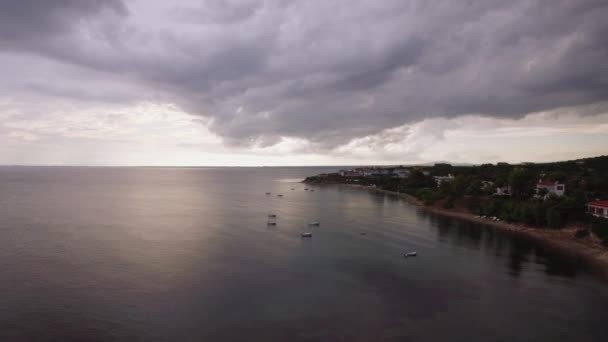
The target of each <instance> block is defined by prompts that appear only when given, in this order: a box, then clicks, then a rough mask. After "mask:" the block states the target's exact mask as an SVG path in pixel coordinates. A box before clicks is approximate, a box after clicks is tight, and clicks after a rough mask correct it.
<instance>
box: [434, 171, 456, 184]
mask: <svg viewBox="0 0 608 342" xmlns="http://www.w3.org/2000/svg"><path fill="white" fill-rule="evenodd" d="M433 178H434V179H435V182H437V187H440V186H441V184H442V183H446V182H447V183H449V182H451V181H453V180H454V176H452V175H451V174H448V175H447V176H435V177H433Z"/></svg>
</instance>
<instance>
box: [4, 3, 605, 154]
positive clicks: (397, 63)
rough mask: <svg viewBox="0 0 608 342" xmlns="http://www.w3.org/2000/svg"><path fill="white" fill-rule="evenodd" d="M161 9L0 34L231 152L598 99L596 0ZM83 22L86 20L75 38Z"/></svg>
mask: <svg viewBox="0 0 608 342" xmlns="http://www.w3.org/2000/svg"><path fill="white" fill-rule="evenodd" d="M146 3H148V2H146ZM165 4H166V3H165V2H149V3H148V5H142V4H140V5H139V6H140V7H137V6H135V5H132V3H129V2H127V3H126V5H125V4H124V3H121V2H119V1H118V0H115V1H111V0H106V1H67V0H66V1H52V2H49V1H25V2H14V3H13V4H10V5H5V4H3V5H0V13H2V14H0V40H2V41H3V42H8V43H10V44H9V45H5V47H4V48H3V49H5V50H6V49H13V50H19V51H29V52H31V53H36V54H41V55H43V56H46V57H48V58H51V59H54V60H57V61H60V62H62V63H67V64H74V65H78V66H79V67H80V68H83V69H85V70H86V69H89V70H91V79H90V82H95V81H96V79H100V82H101V81H102V80H103V79H107V78H112V77H113V76H112V75H115V77H116V78H120V79H124V80H126V81H128V84H131V85H132V88H133V91H131V92H128V91H127V92H126V94H128V96H132V97H133V99H134V101H135V100H137V99H139V98H147V99H148V98H149V93H147V92H148V91H152V92H154V93H155V94H158V96H159V98H162V99H163V100H168V101H172V102H175V103H177V104H179V105H180V106H181V107H182V108H184V109H185V110H187V111H189V112H191V113H194V114H198V115H203V116H207V117H210V118H212V119H213V120H212V129H213V130H214V131H215V132H216V133H218V134H220V135H222V136H223V137H224V138H225V139H226V141H227V142H228V143H230V144H250V143H252V142H255V143H257V144H261V145H271V144H273V143H276V142H277V141H279V138H280V137H281V136H292V137H299V138H305V139H309V140H311V141H313V142H315V143H318V144H319V145H321V146H325V147H333V146H336V145H339V144H343V143H345V142H347V141H349V140H351V139H353V138H356V137H361V136H365V135H369V134H373V133H377V132H379V131H381V130H383V129H387V128H391V127H396V126H399V125H402V124H405V123H412V122H417V121H420V120H422V119H424V118H429V117H456V116H459V115H463V114H469V113H474V114H480V115H487V116H497V117H508V118H518V117H521V116H523V115H525V114H527V113H529V112H534V111H540V110H549V109H555V108H560V107H569V106H576V105H586V104H592V103H602V102H605V101H608V65H607V64H606V63H605V61H606V60H608V22H607V21H606V20H605V18H606V17H608V3H606V1H601V0H581V1H575V2H572V1H566V0H558V1H542V0H538V1H536V0H517V1H467V2H455V1H432V0H431V1H428V0H425V1H423V0H420V1H400V0H386V1H332V2H328V1H314V0H313V1H293V2H290V1H278V0H277V1H273V0H267V1H260V2H257V1H255V2H254V1H226V2H223V1H215V0H214V1H206V2H203V3H202V4H201V3H196V4H195V3H192V4H188V3H187V2H185V3H182V4H180V5H179V7H172V8H171V7H168V6H166V5H165ZM141 6H148V7H149V8H148V7H146V8H143V9H145V10H148V11H155V13H156V16H157V17H161V18H163V19H164V20H162V21H153V19H149V18H147V17H146V15H145V11H143V10H142V7H141ZM3 7H4V8H3ZM34 9H36V10H34ZM107 13H110V15H109V16H108V15H107ZM142 13H144V14H142ZM81 18H91V20H93V19H95V20H93V21H95V25H93V26H87V30H85V33H86V37H85V36H83V33H82V30H79V28H80V27H79V25H82V21H81V20H79V19H81ZM32 22H37V23H38V26H37V28H32V26H31V23H32ZM36 30H39V31H41V32H42V34H41V35H40V37H38V36H37V35H36V34H35V32H36ZM7 46H8V47H7ZM1 49H2V48H0V51H2V50H1ZM99 72H103V73H105V74H107V75H105V76H104V77H103V78H98V76H97V74H98V73H99ZM125 75H126V76H125ZM53 82H62V80H61V79H57V80H53ZM37 87H38V89H39V90H44V91H46V92H47V93H52V91H51V90H49V89H50V88H49V87H48V86H45V85H40V84H39V85H37ZM53 89H57V91H56V92H57V95H58V96H64V97H70V96H80V97H86V93H85V95H84V96H83V95H82V94H83V93H82V92H73V94H70V92H68V91H62V90H64V89H65V88H62V87H53ZM101 98H102V99H103V98H104V97H103V96H102V97H101ZM105 98H106V99H107V101H110V102H111V101H123V100H124V99H122V98H120V97H117V98H116V97H114V96H106V97H105ZM239 108H241V109H240V110H239Z"/></svg>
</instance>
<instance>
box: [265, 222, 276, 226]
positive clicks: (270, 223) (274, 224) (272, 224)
mask: <svg viewBox="0 0 608 342" xmlns="http://www.w3.org/2000/svg"><path fill="white" fill-rule="evenodd" d="M267 225H269V226H276V225H277V223H276V222H268V223H267Z"/></svg>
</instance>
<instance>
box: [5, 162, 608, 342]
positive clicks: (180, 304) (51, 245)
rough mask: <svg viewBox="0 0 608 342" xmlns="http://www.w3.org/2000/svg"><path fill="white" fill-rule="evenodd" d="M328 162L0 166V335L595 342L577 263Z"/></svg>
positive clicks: (593, 317)
mask: <svg viewBox="0 0 608 342" xmlns="http://www.w3.org/2000/svg"><path fill="white" fill-rule="evenodd" d="M336 170H337V168H332V167H329V168H328V167H325V168H321V167H307V168H271V167H260V168H158V167H148V168H146V167H131V168H128V167H125V168H112V167H106V168H101V167H100V168H95V167H25V166H3V167H0V341H467V342H471V341H483V342H487V341H509V342H514V341H552V342H556V341H567V342H572V341H603V342H605V341H608V329H607V323H608V284H607V283H606V282H605V281H604V280H602V279H601V278H599V277H597V276H596V275H595V274H594V273H593V271H592V270H591V269H589V268H588V267H587V266H586V265H585V263H584V262H582V261H581V260H576V259H574V258H572V257H570V256H566V255H560V254H559V253H558V252H557V251H552V250H549V249H547V247H545V246H542V245H539V244H538V243H536V242H534V241H530V240H527V239H525V238H524V237H521V236H516V235H511V234H509V233H505V232H501V231H496V230H495V229H493V228H492V227H488V226H483V225H480V224H474V223H471V222H463V221H459V220H456V219H453V218H447V217H443V216H439V215H436V214H431V213H428V212H425V211H424V210H422V209H421V208H419V207H416V206H412V205H409V204H407V203H405V202H404V201H402V200H399V199H398V198H397V197H395V196H391V195H387V194H379V193H374V192H368V191H366V190H362V189H355V188H350V187H346V186H339V185H323V186H313V185H306V184H303V183H302V182H301V181H302V180H303V179H304V178H305V177H306V176H310V175H315V174H318V173H321V172H332V171H336ZM305 188H309V190H308V191H307V190H305ZM311 190H314V191H311ZM267 192H270V193H271V194H270V195H267V194H266V193H267ZM279 194H281V195H283V196H277V195H279ZM269 214H272V215H276V221H275V222H276V225H268V215H269ZM311 221H318V222H320V224H319V226H310V225H309V222H311ZM304 232H310V233H312V236H311V237H309V238H303V237H302V236H301V234H302V233H304ZM409 252H416V253H417V256H415V257H407V258H406V257H404V253H409Z"/></svg>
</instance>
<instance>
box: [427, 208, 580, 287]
mask: <svg viewBox="0 0 608 342" xmlns="http://www.w3.org/2000/svg"><path fill="white" fill-rule="evenodd" d="M418 215H419V217H421V218H422V219H423V220H425V221H427V222H429V223H430V225H431V226H432V227H434V228H435V229H436V237H437V240H438V241H439V242H441V243H444V244H450V245H456V246H459V247H463V248H466V249H467V250H477V251H479V253H480V254H492V255H494V256H495V257H497V259H498V260H501V259H504V260H505V262H506V267H507V268H508V269H509V274H510V275H511V276H513V277H519V276H521V275H522V273H523V272H525V271H526V268H527V267H536V268H541V269H542V270H543V272H544V273H545V274H546V275H548V276H559V277H565V278H573V277H575V276H576V275H577V273H578V272H580V271H581V270H588V266H587V265H586V264H585V263H584V262H583V261H582V260H580V259H577V258H573V257H569V256H565V255H562V254H560V253H558V251H554V250H551V249H550V248H548V247H547V246H544V245H543V244H540V243H538V242H536V241H533V240H531V239H530V238H527V237H525V236H521V235H519V234H516V233H510V232H500V231H497V230H496V228H494V227H491V226H486V225H481V224H476V223H472V222H467V221H462V220H457V219H454V218H451V217H446V216H442V215H438V214H433V213H430V212H428V211H424V210H419V211H418ZM505 256H506V258H505Z"/></svg>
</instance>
